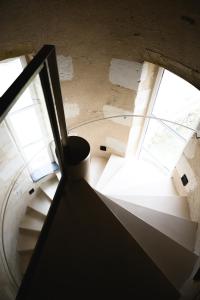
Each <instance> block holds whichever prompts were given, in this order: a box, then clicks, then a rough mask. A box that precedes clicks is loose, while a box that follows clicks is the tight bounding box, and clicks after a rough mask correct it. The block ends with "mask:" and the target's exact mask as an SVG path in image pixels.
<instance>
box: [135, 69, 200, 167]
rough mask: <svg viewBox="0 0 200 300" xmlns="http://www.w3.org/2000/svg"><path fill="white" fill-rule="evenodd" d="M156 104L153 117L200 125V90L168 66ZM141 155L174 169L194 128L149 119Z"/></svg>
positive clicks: (152, 112)
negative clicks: (170, 70)
mask: <svg viewBox="0 0 200 300" xmlns="http://www.w3.org/2000/svg"><path fill="white" fill-rule="evenodd" d="M153 101H154V103H153V108H152V109H151V112H149V113H150V114H151V115H152V116H153V117H157V118H162V119H166V120H170V121H172V122H176V123H180V124H183V125H185V126H188V127H191V128H193V129H196V128H197V126H198V124H199V121H200V92H199V90H198V89H196V88H195V87H194V86H192V85H191V84H190V83H188V82H187V81H185V80H183V79H182V78H180V77H178V76H177V75H175V74H173V73H171V72H169V71H167V70H164V73H163V75H162V78H161V80H160V84H159V86H158V89H157V93H156V97H155V99H154V100H153ZM147 122H148V126H147V127H146V132H145V135H144V139H143V142H142V147H141V152H140V158H142V159H145V160H148V161H151V163H154V164H156V165H159V166H162V167H163V168H164V169H165V170H166V171H167V172H170V171H172V170H173V168H174V166H175V165H176V162H177V161H178V159H179V157H180V155H181V153H182V151H183V149H184V147H185V145H186V143H187V142H188V140H189V139H190V137H191V135H192V133H193V132H192V131H191V130H188V129H186V128H184V127H182V126H179V125H174V124H171V123H169V122H165V121H157V120H152V119H150V120H148V121H147Z"/></svg>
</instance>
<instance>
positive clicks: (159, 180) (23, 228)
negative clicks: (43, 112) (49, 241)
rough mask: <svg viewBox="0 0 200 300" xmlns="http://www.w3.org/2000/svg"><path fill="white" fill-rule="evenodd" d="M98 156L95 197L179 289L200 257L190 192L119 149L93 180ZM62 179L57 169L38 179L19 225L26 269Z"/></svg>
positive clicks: (101, 164) (94, 183) (94, 184)
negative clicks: (178, 189) (179, 191)
mask: <svg viewBox="0 0 200 300" xmlns="http://www.w3.org/2000/svg"><path fill="white" fill-rule="evenodd" d="M99 159H100V158H99ZM97 160H98V158H96V160H95V158H93V159H92V160H91V174H90V182H91V184H92V185H93V186H92V188H93V191H94V192H95V195H96V197H97V198H98V199H101V200H102V201H103V202H104V203H105V205H106V206H107V207H108V208H109V209H110V210H111V212H112V213H113V214H114V215H115V216H116V217H117V219H118V220H119V221H120V223H121V224H122V225H123V226H124V227H125V228H126V230H127V231H128V232H129V233H130V235H131V236H132V237H133V239H134V240H135V241H136V242H137V243H138V244H139V245H140V247H141V248H142V249H143V250H144V252H145V253H146V254H147V255H148V256H149V257H150V258H151V260H152V261H153V262H154V263H155V265H156V266H157V267H158V268H159V269H160V270H161V272H162V273H163V274H164V275H165V276H166V278H167V279H168V280H169V282H170V283H171V284H172V285H173V286H174V287H175V288H176V289H177V290H178V291H181V289H182V287H183V286H184V283H185V282H186V280H187V278H188V277H189V276H190V274H191V273H192V270H193V267H194V265H195V263H196V262H197V260H198V249H197V248H196V245H195V244H196V233H197V229H198V224H197V223H196V222H192V221H191V220H190V216H189V209H188V205H187V199H186V197H184V196H181V195H178V194H177V192H176V190H175V187H174V185H173V182H172V179H171V178H168V177H166V176H164V175H161V174H160V173H159V172H158V171H157V170H156V169H154V167H152V166H150V165H148V164H147V163H144V162H142V161H136V160H130V159H129V160H127V159H125V158H122V157H119V156H116V155H111V156H110V158H109V160H108V161H107V163H106V165H105V164H104V163H100V164H99V168H98V173H99V175H98V177H99V178H98V180H97V178H95V180H93V178H94V177H95V176H96V174H95V171H97V167H96V166H95V167H94V164H95V163H96V161H97ZM92 173H93V174H92ZM100 173H101V175H100ZM59 179H60V174H59V173H56V174H54V175H53V176H52V177H51V178H50V179H48V180H46V181H45V182H43V183H42V184H41V185H40V187H39V189H38V191H37V193H36V195H35V197H34V198H33V199H32V200H31V201H30V202H29V204H28V206H27V210H26V214H25V215H24V217H23V219H22V221H21V224H20V226H19V238H18V252H19V254H20V260H21V272H22V275H23V274H24V273H25V271H26V268H27V266H28V264H29V261H30V258H31V255H32V253H33V250H34V247H35V245H36V243H37V239H38V237H39V234H40V231H41V229H42V226H43V224H44V222H45V217H46V215H47V213H48V210H49V208H50V206H51V202H52V200H53V197H54V194H55V192H56V189H57V185H58V182H59ZM94 181H96V182H94ZM92 182H93V183H92Z"/></svg>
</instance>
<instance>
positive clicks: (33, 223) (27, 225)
mask: <svg viewBox="0 0 200 300" xmlns="http://www.w3.org/2000/svg"><path fill="white" fill-rule="evenodd" d="M44 220H45V217H44V216H42V215H39V214H38V213H37V212H34V211H27V213H26V214H25V216H24V217H23V219H22V221H21V223H20V225H19V228H20V229H24V230H33V231H41V229H42V226H43V224H44Z"/></svg>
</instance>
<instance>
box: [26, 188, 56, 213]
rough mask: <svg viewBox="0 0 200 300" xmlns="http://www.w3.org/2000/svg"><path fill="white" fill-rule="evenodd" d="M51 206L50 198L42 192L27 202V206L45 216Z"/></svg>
mask: <svg viewBox="0 0 200 300" xmlns="http://www.w3.org/2000/svg"><path fill="white" fill-rule="evenodd" d="M50 206H51V200H50V199H49V197H48V196H46V194H44V192H40V193H39V194H37V195H36V196H35V198H33V199H31V201H30V202H29V204H28V207H30V208H31V209H33V210H35V211H37V212H38V213H40V214H42V215H43V216H46V215H47V214H48V211H49V208H50Z"/></svg>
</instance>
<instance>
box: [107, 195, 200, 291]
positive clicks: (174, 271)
mask: <svg viewBox="0 0 200 300" xmlns="http://www.w3.org/2000/svg"><path fill="white" fill-rule="evenodd" d="M101 199H102V201H103V202H104V203H105V205H106V206H107V207H108V208H109V209H110V210H111V211H112V212H113V214H114V215H115V216H116V217H117V219H118V220H119V221H120V223H121V224H122V225H123V226H124V227H125V228H126V229H127V231H128V232H129V233H130V234H131V235H132V237H133V238H134V239H135V240H136V241H137V243H138V244H139V245H140V247H142V248H143V250H144V251H145V252H146V254H147V255H148V256H149V257H150V258H151V259H152V260H153V261H154V263H155V264H156V265H157V267H158V268H159V269H160V270H161V271H162V272H163V274H165V276H166V277H167V278H168V280H169V281H170V282H171V283H172V284H173V285H174V286H175V287H176V288H177V289H178V290H179V289H181V287H182V286H183V285H184V283H185V281H186V280H187V278H188V277H189V276H190V275H191V273H192V271H193V267H194V265H195V264H196V262H197V260H198V258H199V257H198V255H196V254H195V253H193V252H191V251H189V250H187V249H186V248H184V247H182V246H181V245H180V244H178V243H176V242H175V241H173V240H172V239H170V238H168V237H167V236H165V235H164V234H162V233H161V232H159V231H158V230H156V229H155V228H153V227H152V226H150V225H148V224H146V223H145V222H144V221H142V220H141V219H139V218H138V217H136V216H134V215H133V214H131V213H129V212H128V211H127V210H125V209H124V208H122V207H121V206H119V205H118V204H116V203H114V202H113V201H111V200H110V199H108V198H107V197H105V196H101Z"/></svg>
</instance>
